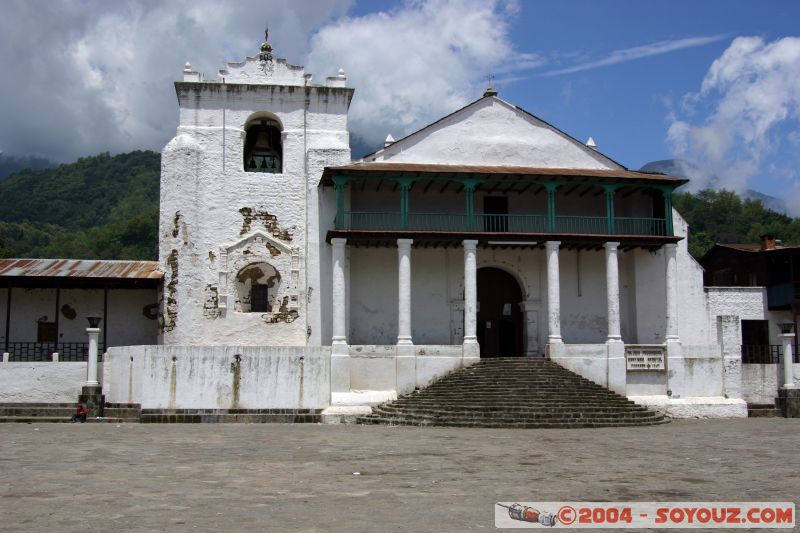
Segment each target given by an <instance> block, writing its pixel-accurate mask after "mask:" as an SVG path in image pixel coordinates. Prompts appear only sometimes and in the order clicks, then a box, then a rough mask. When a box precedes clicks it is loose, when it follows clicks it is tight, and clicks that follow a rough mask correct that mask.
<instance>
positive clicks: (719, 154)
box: [667, 37, 800, 209]
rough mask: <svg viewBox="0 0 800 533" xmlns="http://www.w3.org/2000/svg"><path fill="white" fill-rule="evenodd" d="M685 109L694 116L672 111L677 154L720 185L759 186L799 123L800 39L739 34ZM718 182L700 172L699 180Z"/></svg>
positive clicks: (739, 188) (671, 140)
mask: <svg viewBox="0 0 800 533" xmlns="http://www.w3.org/2000/svg"><path fill="white" fill-rule="evenodd" d="M683 113H684V114H685V115H687V116H688V118H686V117H681V116H679V115H677V114H675V113H674V112H673V113H671V114H670V116H669V117H668V120H669V122H670V126H669V130H668V132H667V141H668V143H669V144H670V146H671V148H672V150H673V153H674V154H675V155H676V156H677V157H681V158H684V159H689V160H692V161H694V162H695V163H697V164H698V165H700V166H701V167H703V168H705V169H706V173H707V175H708V176H717V177H718V182H717V183H713V184H714V185H717V186H719V187H726V188H729V189H733V190H737V191H742V190H743V189H745V188H746V187H748V186H754V185H756V184H753V183H750V181H751V179H752V178H753V177H754V176H756V175H759V174H761V173H763V172H764V171H768V168H769V161H768V159H769V158H770V157H771V156H774V155H775V154H776V153H778V151H779V149H780V147H781V145H782V144H791V142H792V139H793V138H794V136H793V132H792V129H793V130H794V131H796V130H797V127H798V121H799V120H800V38H797V37H785V38H782V39H778V40H776V41H773V42H771V43H766V42H764V40H763V39H762V38H760V37H738V38H736V39H734V41H733V42H732V43H731V45H730V46H729V47H728V49H727V50H725V52H724V53H723V54H722V55H721V56H720V57H719V58H718V59H716V60H715V61H714V63H713V64H712V65H711V67H710V68H709V70H708V72H707V73H706V76H705V78H704V79H703V83H702V85H701V87H700V90H699V91H698V92H697V93H692V94H689V95H687V96H686V97H685V99H684V110H683ZM696 117H697V118H696ZM789 157H791V156H789ZM795 157H796V156H795ZM710 184H711V183H709V181H708V180H706V179H699V180H694V183H692V186H693V188H695V189H697V188H701V187H704V186H708V185H710ZM798 198H800V196H798ZM794 204H795V206H797V205H798V203H797V202H794ZM796 209H797V208H796Z"/></svg>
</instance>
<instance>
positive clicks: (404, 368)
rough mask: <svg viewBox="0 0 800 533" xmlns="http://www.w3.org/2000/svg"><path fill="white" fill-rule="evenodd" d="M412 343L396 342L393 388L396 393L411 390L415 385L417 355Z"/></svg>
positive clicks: (406, 392)
mask: <svg viewBox="0 0 800 533" xmlns="http://www.w3.org/2000/svg"><path fill="white" fill-rule="evenodd" d="M414 350H415V348H414V345H413V344H400V343H398V344H397V357H396V358H395V390H396V391H397V395H398V396H400V395H401V394H408V393H409V392H413V390H414V389H415V388H416V386H417V356H416V353H415V351H414Z"/></svg>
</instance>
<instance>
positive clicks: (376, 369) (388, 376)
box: [350, 344, 464, 390]
mask: <svg viewBox="0 0 800 533" xmlns="http://www.w3.org/2000/svg"><path fill="white" fill-rule="evenodd" d="M463 351H464V350H463V348H462V346H461V345H460V344H457V345H420V346H414V355H415V386H416V387H420V388H422V387H426V386H428V385H430V384H431V383H432V382H433V381H436V380H437V379H439V378H441V377H444V376H445V375H447V374H449V373H450V372H452V371H454V370H456V369H458V368H461V366H462V365H463V361H462V358H463ZM396 357H397V346H396V345H393V344H389V345H373V344H370V345H355V346H350V388H351V389H353V390H395V388H396V383H397V362H396Z"/></svg>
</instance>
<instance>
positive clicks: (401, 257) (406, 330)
mask: <svg viewBox="0 0 800 533" xmlns="http://www.w3.org/2000/svg"><path fill="white" fill-rule="evenodd" d="M413 242H414V241H413V240H412V239H397V277H398V297H397V300H398V313H397V344H398V345H413V344H414V343H413V342H412V340H411V244H412V243H413Z"/></svg>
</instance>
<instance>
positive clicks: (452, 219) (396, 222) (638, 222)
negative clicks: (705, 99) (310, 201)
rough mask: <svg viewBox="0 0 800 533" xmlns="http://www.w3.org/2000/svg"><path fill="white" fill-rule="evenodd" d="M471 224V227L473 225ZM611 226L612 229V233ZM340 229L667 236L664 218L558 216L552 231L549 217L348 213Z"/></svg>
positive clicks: (339, 225) (339, 226)
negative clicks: (470, 216) (469, 217)
mask: <svg viewBox="0 0 800 533" xmlns="http://www.w3.org/2000/svg"><path fill="white" fill-rule="evenodd" d="M470 222H471V224H470ZM609 224H611V226H612V227H613V230H612V231H609ZM337 227H338V228H339V229H348V230H372V231H401V230H412V231H452V232H465V231H470V232H481V233H483V232H485V233H578V234H599V235H608V234H611V235H666V234H667V228H666V222H665V220H664V219H660V218H642V217H615V218H614V219H613V220H611V221H609V218H608V217H580V216H556V217H555V220H554V228H555V231H549V230H548V228H549V224H548V219H547V215H488V214H476V215H474V216H473V218H472V220H471V221H470V220H469V219H468V217H467V215H465V214H460V213H408V215H407V216H406V219H405V220H403V216H402V214H401V213H387V212H369V211H346V212H345V213H344V217H342V220H341V221H337Z"/></svg>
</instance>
